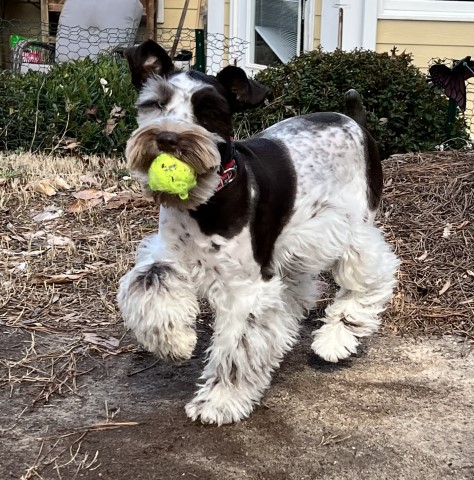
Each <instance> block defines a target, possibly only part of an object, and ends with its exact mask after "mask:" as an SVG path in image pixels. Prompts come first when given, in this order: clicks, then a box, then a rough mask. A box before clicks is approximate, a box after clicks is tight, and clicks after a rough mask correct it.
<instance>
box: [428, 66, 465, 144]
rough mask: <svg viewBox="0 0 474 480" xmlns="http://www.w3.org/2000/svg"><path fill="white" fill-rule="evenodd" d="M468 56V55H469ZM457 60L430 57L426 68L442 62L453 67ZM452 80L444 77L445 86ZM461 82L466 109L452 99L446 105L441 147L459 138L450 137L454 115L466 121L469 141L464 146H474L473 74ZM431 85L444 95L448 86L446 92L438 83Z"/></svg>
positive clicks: (452, 79)
mask: <svg viewBox="0 0 474 480" xmlns="http://www.w3.org/2000/svg"><path fill="white" fill-rule="evenodd" d="M469 58H470V57H469ZM457 62H459V59H453V58H440V57H435V58H432V59H431V60H430V61H429V64H428V68H430V67H431V66H432V65H436V64H442V65H446V66H447V67H449V68H453V67H454V66H455V65H456V64H457ZM471 74H472V73H470V72H469V74H468V75H466V77H470V75H471ZM428 75H429V74H428ZM452 81H454V78H446V80H445V82H446V84H445V85H446V87H448V83H450V82H452ZM461 81H462V82H464V83H465V86H466V109H465V110H464V111H462V110H461V109H460V108H458V107H457V106H456V102H455V101H454V100H450V105H449V107H448V110H447V111H446V138H447V139H446V142H444V144H443V145H441V146H440V148H441V149H443V148H444V147H448V148H449V147H450V146H451V144H453V143H455V142H457V141H458V140H459V139H453V138H451V132H450V129H451V125H452V123H453V122H454V119H455V117H456V116H462V117H463V119H464V121H465V122H466V126H467V129H468V133H469V137H470V138H469V141H466V144H465V147H466V148H469V149H472V148H474V76H472V77H470V78H467V79H466V78H462V79H461ZM432 87H433V88H435V89H437V90H438V91H439V93H440V94H442V95H444V94H446V92H447V91H448V88H446V89H445V90H446V92H445V91H444V89H443V88H442V87H440V86H438V85H434V84H432Z"/></svg>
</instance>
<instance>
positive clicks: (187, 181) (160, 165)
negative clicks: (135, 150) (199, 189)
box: [148, 153, 197, 200]
mask: <svg viewBox="0 0 474 480" xmlns="http://www.w3.org/2000/svg"><path fill="white" fill-rule="evenodd" d="M196 184H197V182H196V172H195V171H194V169H193V168H191V167H190V166H189V165H188V164H186V163H184V162H182V161H181V160H179V159H178V158H176V157H174V156H173V155H170V154H169V153H161V154H160V155H158V156H157V157H156V158H155V159H154V160H153V162H152V164H151V165H150V168H149V169H148V185H149V187H150V189H151V190H153V191H160V192H165V193H171V194H173V195H178V196H179V198H181V200H187V199H188V197H189V190H191V189H193V188H194V187H195V186H196Z"/></svg>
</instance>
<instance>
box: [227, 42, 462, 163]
mask: <svg viewBox="0 0 474 480" xmlns="http://www.w3.org/2000/svg"><path fill="white" fill-rule="evenodd" d="M256 79H257V80H258V81H260V82H262V83H264V84H265V85H267V86H269V87H270V88H271V89H272V91H273V96H274V99H273V100H272V101H271V102H270V104H269V105H266V106H263V107H261V108H259V109H257V110H253V111H248V112H245V113H243V114H241V115H239V117H238V118H237V119H236V126H238V132H237V133H238V135H239V136H240V137H246V136H248V135H251V134H254V133H256V132H258V131H260V130H262V129H263V128H266V127H268V126H269V125H272V124H274V123H276V122H278V121H280V120H283V119H285V118H288V117H292V116H294V115H299V114H305V113H310V112H324V111H336V112H343V111H344V92H346V91H347V90H349V89H350V88H355V89H356V90H358V91H359V93H360V94H361V95H362V97H363V101H364V105H365V108H366V109H367V111H368V122H369V128H370V130H371V132H372V133H373V135H374V137H375V138H376V139H377V140H378V141H379V143H380V145H381V148H382V150H383V151H384V152H385V153H386V154H392V153H401V152H408V151H423V150H425V151H426V150H431V149H433V147H434V146H435V145H437V144H439V143H440V142H442V141H444V140H446V138H445V137H446V117H447V110H448V100H447V98H446V97H445V96H444V95H440V94H439V93H435V92H434V91H433V90H431V89H430V88H429V86H428V82H427V78H426V76H425V75H424V74H423V73H421V72H420V71H419V70H418V69H417V68H416V67H415V66H414V65H413V64H412V57H411V55H408V54H401V55H398V56H396V57H390V56H389V55H388V54H385V53H382V54H380V53H375V52H372V51H366V50H355V51H352V52H343V51H340V50H337V51H335V52H332V53H327V52H323V51H322V50H320V49H318V50H315V51H312V52H309V53H306V54H303V55H301V56H299V57H296V58H295V59H294V60H292V61H291V62H289V63H287V64H283V65H277V66H273V67H269V68H267V69H265V70H263V71H262V72H259V73H258V74H257V76H256ZM451 135H452V136H454V137H461V138H467V136H468V135H467V130H466V124H465V121H464V119H463V117H462V116H460V117H459V118H458V120H457V121H456V124H455V125H454V128H453V131H452V134H451Z"/></svg>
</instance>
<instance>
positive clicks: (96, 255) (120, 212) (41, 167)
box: [0, 153, 474, 478]
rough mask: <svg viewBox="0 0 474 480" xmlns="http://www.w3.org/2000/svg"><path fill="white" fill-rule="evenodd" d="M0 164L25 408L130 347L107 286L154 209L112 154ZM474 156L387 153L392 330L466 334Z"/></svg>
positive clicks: (470, 308) (4, 256)
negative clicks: (395, 279)
mask: <svg viewBox="0 0 474 480" xmlns="http://www.w3.org/2000/svg"><path fill="white" fill-rule="evenodd" d="M0 165H1V167H0V183H1V189H0V282H1V295H0V327H1V330H2V336H1V338H2V347H1V349H0V351H1V355H0V386H3V387H6V388H8V389H9V390H10V394H11V395H13V393H14V391H15V389H17V388H20V387H28V392H29V394H28V399H29V405H30V406H32V405H34V404H36V403H37V402H48V401H49V400H50V398H51V396H53V395H65V394H68V393H75V392H77V391H78V389H79V388H80V382H78V378H79V377H80V376H81V375H84V374H85V373H87V372H88V370H87V368H85V367H84V365H85V364H86V363H87V362H85V360H86V359H87V358H88V357H90V356H91V355H94V354H98V355H102V356H105V355H117V354H120V353H123V352H128V351H130V350H133V349H134V348H135V345H133V344H123V337H122V336H123V328H122V322H121V319H120V318H119V315H118V312H117V308H116V304H115V295H116V289H117V284H118V279H119V278H120V276H121V275H123V273H124V272H125V271H126V270H127V269H128V268H129V267H130V266H131V264H132V262H133V253H134V250H135V248H136V245H137V243H138V242H139V241H140V240H141V239H142V238H143V237H144V236H145V235H147V234H149V233H150V232H152V231H154V230H155V228H156V221H157V209H156V207H155V206H154V205H152V204H150V203H148V202H147V201H146V200H145V199H143V198H141V197H140V194H139V187H138V185H137V184H136V183H135V182H133V181H132V180H131V179H130V178H129V177H127V175H126V171H124V165H123V164H122V163H120V162H118V161H116V160H109V159H103V158H98V157H90V158H74V157H73V158H71V157H63V158H52V157H39V156H31V155H18V156H9V157H2V158H0ZM473 165H474V157H473V156H472V155H471V154H456V153H451V154H446V153H443V154H426V155H404V156H397V157H393V158H391V159H389V160H387V161H386V162H385V177H386V188H385V199H384V205H383V210H382V214H381V216H380V217H379V218H380V223H381V225H382V227H383V228H384V230H385V231H386V233H387V237H388V238H389V240H390V241H391V242H392V243H393V245H394V247H395V249H396V251H397V253H398V254H399V256H400V257H401V259H402V266H401V271H400V286H399V288H398V291H397V293H396V295H395V297H394V300H393V302H392V306H391V308H390V309H389V310H388V312H387V315H386V319H387V325H388V327H389V328H390V329H391V330H392V331H393V332H396V333H400V332H401V333H420V332H423V333H430V334H442V333H457V334H462V335H465V336H467V337H471V338H473V337H474V264H473V258H474V242H473V237H474V225H473V217H472V215H473V206H474V188H473V187H474V173H473V172H474V168H473ZM77 192H81V195H78V193H77ZM84 192H86V193H85V194H84ZM97 192H99V193H97ZM78 196H79V197H81V196H82V197H85V198H78ZM81 202H82V203H81ZM114 202H115V203H114ZM48 208H49V210H45V209H48ZM50 214H54V215H50ZM56 214H57V216H56V217H55V215H56ZM37 215H46V217H45V218H46V220H43V221H40V220H38V217H37ZM48 218H49V219H48ZM206 315H207V316H208V315H210V314H209V312H207V311H204V312H203V317H205V316H206ZM201 321H202V318H201ZM18 332H23V337H22V338H21V340H18V338H17V336H16V334H17V333H18ZM74 458H75V459H77V458H78V457H77V455H76V456H75V457H74ZM86 463H87V462H86ZM32 471H34V470H32ZM31 475H33V474H31ZM25 478H29V477H25Z"/></svg>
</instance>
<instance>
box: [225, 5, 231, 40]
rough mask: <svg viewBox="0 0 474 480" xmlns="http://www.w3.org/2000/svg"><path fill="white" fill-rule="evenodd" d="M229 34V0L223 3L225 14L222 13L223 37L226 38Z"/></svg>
mask: <svg viewBox="0 0 474 480" xmlns="http://www.w3.org/2000/svg"><path fill="white" fill-rule="evenodd" d="M229 33H230V0H226V2H225V12H224V35H226V36H227V37H228V36H229Z"/></svg>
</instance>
